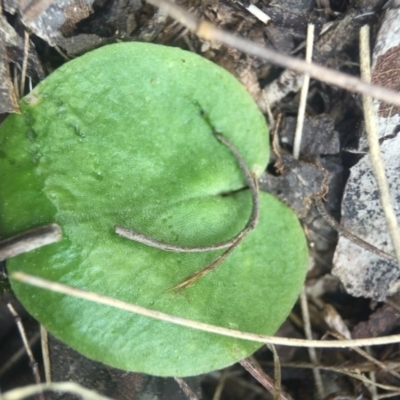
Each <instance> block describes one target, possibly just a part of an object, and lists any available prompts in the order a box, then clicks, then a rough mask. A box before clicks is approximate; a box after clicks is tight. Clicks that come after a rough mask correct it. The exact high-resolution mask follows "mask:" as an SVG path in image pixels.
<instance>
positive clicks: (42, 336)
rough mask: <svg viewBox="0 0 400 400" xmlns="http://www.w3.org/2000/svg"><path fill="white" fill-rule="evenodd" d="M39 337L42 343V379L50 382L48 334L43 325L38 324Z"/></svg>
mask: <svg viewBox="0 0 400 400" xmlns="http://www.w3.org/2000/svg"><path fill="white" fill-rule="evenodd" d="M40 339H41V345H42V357H43V366H44V379H45V382H46V383H51V365H50V354H49V335H48V333H47V331H46V329H45V328H44V326H43V325H40Z"/></svg>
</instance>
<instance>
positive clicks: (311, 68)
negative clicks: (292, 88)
mask: <svg viewBox="0 0 400 400" xmlns="http://www.w3.org/2000/svg"><path fill="white" fill-rule="evenodd" d="M148 2H149V3H150V4H153V5H154V6H157V7H160V8H161V9H163V10H164V11H166V12H167V13H168V14H169V15H170V16H171V17H172V18H174V19H176V20H177V21H179V22H180V23H181V24H182V25H184V26H185V27H186V28H188V29H189V30H190V31H192V32H194V33H196V34H197V35H198V36H199V37H201V38H202V39H205V40H209V41H211V40H212V41H217V42H220V43H224V44H226V45H228V46H231V47H233V48H235V49H238V50H240V51H243V52H244V53H246V54H249V55H253V56H256V57H259V58H262V59H264V60H267V61H269V62H271V63H273V64H276V65H280V66H281V67H285V68H289V69H292V70H295V71H298V72H300V73H303V74H309V75H310V77H311V78H314V79H318V80H320V81H322V82H325V83H329V84H331V85H334V86H338V87H341V88H342V89H346V90H349V91H351V92H358V93H364V94H367V95H369V96H371V97H374V98H376V99H379V100H383V101H385V102H387V103H391V104H397V105H400V93H397V92H395V91H393V90H389V89H385V88H383V87H380V86H377V85H372V84H370V83H367V82H364V81H362V80H361V79H358V78H355V77H353V76H351V75H348V74H344V73H342V72H340V71H336V70H333V69H330V68H326V67H323V66H320V65H317V64H310V63H308V62H306V61H304V60H301V59H298V58H295V57H290V56H286V55H283V54H281V53H279V52H277V51H275V50H272V49H269V48H266V47H265V46H263V45H260V44H257V43H254V42H252V41H251V40H248V39H243V38H241V37H238V36H236V35H234V34H231V33H229V32H226V31H224V30H222V29H219V28H217V27H215V26H213V25H212V24H210V23H208V22H205V21H199V20H198V19H197V18H195V17H194V16H193V15H192V14H190V13H188V12H187V11H185V10H184V9H183V8H182V7H179V6H177V5H176V4H174V3H172V2H171V1H169V0H149V1H148Z"/></svg>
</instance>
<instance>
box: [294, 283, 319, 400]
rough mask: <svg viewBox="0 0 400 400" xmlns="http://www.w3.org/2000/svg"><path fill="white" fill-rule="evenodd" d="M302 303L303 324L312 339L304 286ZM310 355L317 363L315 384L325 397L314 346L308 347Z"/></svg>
mask: <svg viewBox="0 0 400 400" xmlns="http://www.w3.org/2000/svg"><path fill="white" fill-rule="evenodd" d="M300 305H301V313H302V316H303V324H304V333H305V336H306V338H307V339H308V340H312V339H313V336H312V330H311V322H310V313H309V310H308V301H307V294H306V289H305V287H303V290H302V292H301V294H300ZM308 355H309V357H310V360H311V362H312V363H313V364H314V365H315V368H314V369H313V375H314V380H315V386H316V387H317V392H318V396H319V398H320V399H323V398H324V397H325V390H324V385H323V383H322V377H321V371H320V369H319V368H317V367H316V366H317V365H318V364H319V363H318V358H317V353H316V351H315V349H314V348H313V347H309V348H308Z"/></svg>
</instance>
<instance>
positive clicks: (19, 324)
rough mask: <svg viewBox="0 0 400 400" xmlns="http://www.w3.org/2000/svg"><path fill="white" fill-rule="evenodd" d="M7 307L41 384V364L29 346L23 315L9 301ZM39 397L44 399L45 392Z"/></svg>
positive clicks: (34, 373) (35, 375)
mask: <svg viewBox="0 0 400 400" xmlns="http://www.w3.org/2000/svg"><path fill="white" fill-rule="evenodd" d="M7 307H8V309H9V310H10V313H11V315H12V316H13V317H14V319H15V323H16V324H17V327H18V331H19V334H20V336H21V339H22V343H23V345H24V348H25V351H26V354H27V355H28V358H29V362H30V366H31V368H32V372H33V377H34V378H35V382H36V383H37V384H40V374H39V366H38V363H37V362H36V360H35V357H34V356H33V353H32V349H31V347H30V346H29V342H28V338H27V336H26V333H25V329H24V326H23V324H22V320H21V317H20V316H19V315H18V313H17V312H16V311H15V308H14V307H13V305H12V304H11V303H8V304H7ZM38 398H39V399H40V400H44V395H43V393H41V392H39V393H38Z"/></svg>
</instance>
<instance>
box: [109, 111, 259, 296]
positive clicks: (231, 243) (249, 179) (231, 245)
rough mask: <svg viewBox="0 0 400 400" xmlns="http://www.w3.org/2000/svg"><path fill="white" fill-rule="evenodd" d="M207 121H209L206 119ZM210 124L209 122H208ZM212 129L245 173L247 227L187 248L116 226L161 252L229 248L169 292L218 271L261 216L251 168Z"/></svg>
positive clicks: (123, 233)
mask: <svg viewBox="0 0 400 400" xmlns="http://www.w3.org/2000/svg"><path fill="white" fill-rule="evenodd" d="M206 120H207V119H206ZM207 122H208V120H207ZM210 128H211V129H212V130H213V134H214V136H215V137H216V138H217V139H218V140H219V141H220V142H221V143H223V144H224V145H225V146H227V147H228V148H229V150H230V151H231V152H232V154H233V155H234V156H235V158H236V161H237V162H238V164H239V166H240V169H241V170H242V172H243V175H244V177H245V180H246V184H247V186H248V187H249V189H250V193H251V199H252V203H253V206H252V211H251V214H250V217H249V220H248V222H247V224H246V225H245V227H244V228H243V229H242V230H241V231H240V232H239V233H238V234H237V235H236V236H234V237H233V238H231V239H229V240H227V241H224V242H221V243H217V244H212V245H209V246H199V247H185V246H176V245H172V244H167V243H163V242H160V241H158V240H155V239H153V238H151V237H149V236H146V235H144V234H142V233H138V232H135V231H132V230H130V229H126V228H122V227H120V226H115V232H116V233H117V234H118V235H120V236H123V237H125V238H127V239H130V240H133V241H136V242H139V243H142V244H145V245H147V246H150V247H155V248H158V249H160V250H165V251H174V252H184V253H197V252H204V251H213V250H220V249H224V248H227V247H228V249H227V250H226V251H225V252H224V253H222V254H221V255H220V256H219V257H217V258H216V259H215V260H214V261H213V262H211V263H210V264H208V265H207V266H206V267H204V268H202V269H201V270H200V271H197V272H195V273H194V274H192V275H190V276H189V277H187V278H186V279H184V280H183V281H182V282H180V283H178V284H177V285H175V286H173V287H171V288H169V289H168V290H167V291H171V290H182V289H185V288H188V287H189V286H191V285H193V284H194V283H195V282H196V281H197V280H198V279H200V278H202V277H203V276H204V275H206V274H208V273H210V272H212V271H214V270H215V269H217V268H218V267H219V266H220V265H221V264H222V263H223V262H224V261H225V260H226V258H227V257H228V256H229V255H230V254H231V253H232V252H233V251H234V250H235V249H236V247H237V246H239V244H240V243H241V242H242V240H243V239H244V238H245V237H246V235H247V234H248V233H249V232H250V231H251V230H253V229H254V228H255V227H256V226H257V223H258V219H259V215H260V200H259V194H258V181H257V178H256V176H255V175H253V173H252V172H251V171H250V170H249V168H248V167H247V165H246V162H245V161H244V159H243V158H242V156H241V155H240V153H239V152H238V150H237V149H236V147H235V146H234V145H233V144H232V143H231V142H230V141H229V140H228V139H227V138H225V137H224V136H222V135H220V134H218V133H217V132H215V130H214V128H213V127H212V126H211V124H210Z"/></svg>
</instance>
